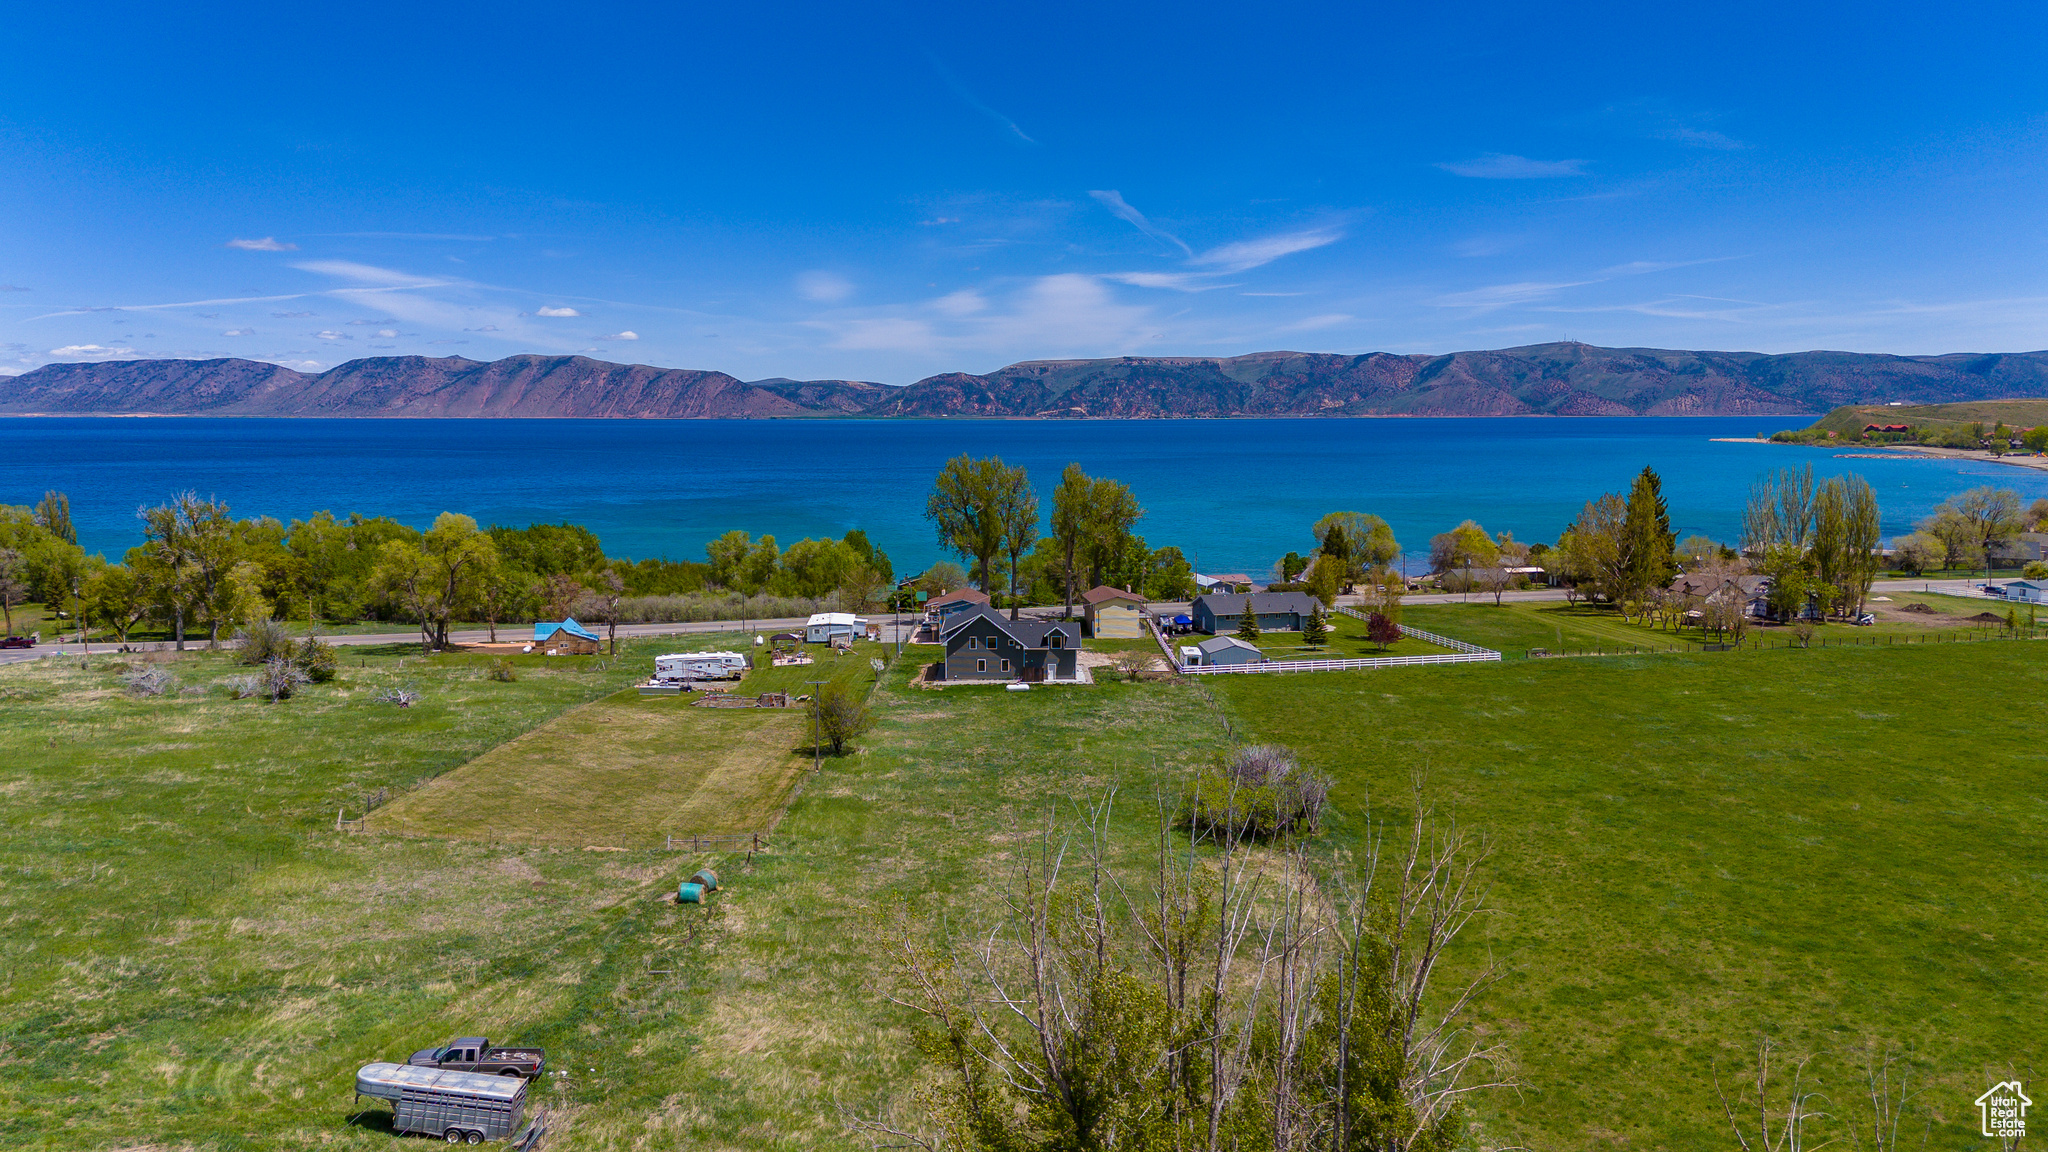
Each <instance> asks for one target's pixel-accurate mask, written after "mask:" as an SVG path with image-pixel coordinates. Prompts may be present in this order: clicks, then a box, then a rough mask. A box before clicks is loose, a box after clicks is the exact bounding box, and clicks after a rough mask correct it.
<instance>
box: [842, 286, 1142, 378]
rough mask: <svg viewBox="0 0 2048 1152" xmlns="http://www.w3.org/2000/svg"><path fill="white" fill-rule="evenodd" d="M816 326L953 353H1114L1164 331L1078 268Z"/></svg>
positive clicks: (848, 339)
mask: <svg viewBox="0 0 2048 1152" xmlns="http://www.w3.org/2000/svg"><path fill="white" fill-rule="evenodd" d="M977 300H978V301H980V305H979V306H972V305H973V303H974V301H977ZM811 326H812V327H816V328H821V329H823V330H825V331H826V332H828V333H829V334H830V335H831V340H832V343H831V346H832V347H833V348H837V349H844V350H859V351H880V352H904V353H914V354H925V355H936V354H946V355H953V356H958V355H982V356H987V355H1014V356H1020V357H1025V356H1028V357H1034V358H1037V357H1049V356H1073V355H1112V354H1115V353H1117V352H1124V351H1131V350H1133V349H1135V348H1137V347H1140V346H1143V345H1146V344H1148V343H1150V342H1151V341H1153V340H1155V339H1157V337H1158V332H1157V320H1156V318H1155V317H1154V316H1153V314H1152V312H1151V310H1150V309H1148V308H1143V307H1139V306H1135V305H1130V304H1124V303H1121V302H1119V301H1118V300H1117V299H1116V296H1115V294H1114V293H1112V292H1111V291H1110V289H1109V287H1108V286H1107V285H1106V284H1104V283H1103V281H1102V279H1101V278H1100V277H1096V276H1086V275H1081V274H1078V273H1065V274H1060V275H1054V276H1041V277H1038V278H1037V279H1035V280H1031V281H1029V282H1027V283H1025V284H1023V285H1022V286H1020V287H1018V288H1017V289H1016V290H1015V291H1014V292H1010V293H1007V294H1006V295H1004V296H1002V297H1001V298H1000V299H996V300H989V299H986V298H985V297H982V296H980V294H978V293H977V294H975V295H974V296H972V297H967V296H965V295H963V294H962V293H959V292H955V293H950V294H948V295H946V296H942V297H939V298H938V299H936V300H932V301H927V302H925V303H923V304H920V305H912V306H908V307H904V308H901V309H895V310H889V311H885V312H882V311H878V312H877V313H875V314H872V315H867V316H853V317H835V318H833V319H830V320H818V321H812V322H811Z"/></svg>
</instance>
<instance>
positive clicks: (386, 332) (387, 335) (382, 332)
mask: <svg viewBox="0 0 2048 1152" xmlns="http://www.w3.org/2000/svg"><path fill="white" fill-rule="evenodd" d="M377 335H378V336H379V337H380V338H382V339H385V340H390V339H393V338H394V337H396V336H397V335H398V329H396V328H379V329H377Z"/></svg>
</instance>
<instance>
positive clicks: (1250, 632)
mask: <svg viewBox="0 0 2048 1152" xmlns="http://www.w3.org/2000/svg"><path fill="white" fill-rule="evenodd" d="M1237 638H1238V639H1239V640H1242V641H1244V642H1245V643H1247V644H1256V643H1258V642H1259V614H1258V613H1257V612H1254V611H1252V598H1251V597H1250V596H1246V597H1245V598H1244V611H1242V612H1240V613H1238V614H1237Z"/></svg>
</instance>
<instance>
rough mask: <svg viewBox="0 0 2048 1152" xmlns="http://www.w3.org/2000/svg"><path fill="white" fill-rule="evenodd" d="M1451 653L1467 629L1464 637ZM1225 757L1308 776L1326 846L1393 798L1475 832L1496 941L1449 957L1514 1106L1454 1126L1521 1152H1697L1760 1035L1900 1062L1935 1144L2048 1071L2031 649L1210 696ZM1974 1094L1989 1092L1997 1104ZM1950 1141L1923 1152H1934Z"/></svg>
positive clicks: (1474, 938) (1259, 681) (1653, 663)
mask: <svg viewBox="0 0 2048 1152" xmlns="http://www.w3.org/2000/svg"><path fill="white" fill-rule="evenodd" d="M1464 634H1466V635H1471V632H1470V631H1467V632H1465V633H1464ZM1209 687H1210V689H1211V691H1213V692H1214V693H1216V694H1217V696H1218V697H1219V698H1221V699H1222V700H1223V701H1224V703H1225V705H1226V707H1227V708H1228V709H1229V710H1230V711H1231V712H1232V713H1233V715H1234V718H1235V722H1236V726H1237V728H1238V730H1239V732H1240V733H1241V734H1242V735H1243V736H1244V738H1246V739H1263V740H1274V741H1280V742H1284V743H1287V744H1291V745H1293V746H1295V747H1296V748H1298V749H1299V750H1300V751H1301V753H1302V755H1303V757H1304V759H1305V760H1307V761H1308V762H1310V763H1313V764H1315V765H1317V766H1319V767H1322V768H1324V769H1326V770H1328V771H1330V772H1332V773H1333V774H1334V775H1335V776H1336V779H1337V786H1336V788H1335V789H1334V791H1333V792H1332V800H1333V803H1334V804H1335V806H1336V808H1337V809H1338V812H1339V820H1338V821H1337V823H1336V827H1335V829H1334V831H1333V834H1332V839H1333V840H1335V841H1337V842H1340V843H1341V842H1343V841H1345V840H1347V839H1351V838H1354V837H1356V836H1358V835H1359V834H1360V832H1361V828H1360V826H1359V817H1360V816H1361V814H1362V813H1363V812H1364V810H1365V807H1366V804H1367V801H1368V799H1370V800H1371V801H1372V803H1373V804H1374V805H1375V806H1376V808H1377V814H1378V815H1379V816H1381V817H1390V816H1391V817H1398V815H1399V813H1400V811H1401V809H1402V807H1403V806H1404V805H1405V804H1406V803H1407V802H1408V794H1409V787H1410V780H1411V774H1412V773H1414V772H1416V771H1418V770H1426V772H1427V791H1428V793H1429V795H1430V796H1431V797H1432V798H1433V799H1434V800H1435V801H1436V802H1437V803H1438V805H1439V810H1440V811H1441V812H1442V813H1443V814H1445V815H1453V814H1454V815H1455V816H1456V818H1457V821H1458V823H1459V824H1460V825H1462V826H1464V827H1467V828H1470V829H1472V830H1475V831H1478V832H1481V833H1484V834H1485V835H1486V836H1488V837H1489V838H1490V840H1491V841H1492V843H1493V845H1494V847H1495V849H1496V853H1495V856H1494V858H1493V860H1492V863H1491V865H1490V867H1489V869H1488V872H1489V875H1490V878H1491V880H1492V882H1493V889H1492V895H1491V900H1490V903H1491V904H1492V906H1493V908H1494V909H1495V911H1494V913H1493V914H1491V915H1490V916H1488V917H1485V918H1483V919H1482V920H1481V921H1480V922H1479V923H1478V925H1477V926H1476V930H1475V931H1474V932H1473V933H1472V934H1471V935H1470V937H1469V938H1468V939H1467V940H1466V941H1464V947H1463V949H1462V951H1461V953H1460V954H1458V955H1455V956H1453V957H1452V966H1451V967H1450V968H1449V969H1447V971H1446V976H1447V977H1449V978H1451V979H1455V978H1456V976H1457V973H1458V971H1460V970H1467V971H1469V966H1470V965H1471V964H1472V963H1473V962H1474V961H1476V960H1477V959H1478V958H1479V957H1480V956H1481V955H1482V954H1487V953H1490V954H1493V955H1497V956H1501V957H1504V958H1507V959H1508V960H1509V961H1510V963H1511V964H1512V966H1513V969H1514V975H1513V976H1512V977H1511V978H1510V979H1509V980H1508V981H1506V982H1505V983H1503V984H1502V985H1500V986H1499V987H1498V988H1497V989H1496V990H1495V991H1494V992H1492V993H1491V994H1490V995H1489V996H1488V997H1487V998H1486V1000H1485V1002H1484V1003H1483V1004H1482V1005H1481V1007H1480V1017H1479V1018H1480V1020H1481V1022H1482V1026H1483V1028H1484V1029H1485V1031H1486V1032H1487V1033H1488V1034H1490V1035H1494V1036H1499V1037H1502V1038H1505V1039H1507V1040H1508V1041H1509V1042H1510V1043H1511V1044H1512V1046H1513V1048H1514V1049H1515V1051H1516V1054H1517V1056H1518V1058H1519V1060H1520V1068H1521V1073H1522V1076H1523V1079H1524V1081H1525V1084H1526V1087H1525V1088H1524V1089H1523V1090H1522V1091H1521V1093H1520V1094H1519V1095H1505V1094H1504V1095H1499V1096H1495V1097H1493V1098H1491V1099H1489V1100H1487V1101H1485V1102H1484V1103H1483V1105H1482V1112H1483V1114H1484V1115H1485V1117H1486V1119H1487V1127H1488V1131H1489V1133H1490V1136H1491V1137H1492V1138H1494V1139H1498V1140H1503V1141H1509V1142H1520V1143H1524V1144H1526V1145H1527V1146H1529V1147H1541V1148H1548V1147H1588V1146H1603V1147H1604V1146H1609V1145H1610V1144H1611V1145H1613V1146H1624V1145H1625V1146H1628V1147H1634V1148H1671V1149H1680V1148H1695V1147H1703V1146H1705V1145H1706V1144H1707V1143H1709V1142H1710V1138H1709V1137H1707V1136H1706V1135H1705V1134H1707V1133H1711V1132H1713V1131H1714V1130H1715V1129H1716V1128H1717V1127H1718V1126H1720V1125H1722V1124H1723V1123H1724V1121H1723V1120H1722V1119H1721V1113H1720V1104H1719V1102H1718V1099H1717V1098H1716V1096H1715V1094H1714V1088H1713V1075H1714V1072H1715V1069H1716V1068H1717V1067H1718V1068H1719V1069H1720V1071H1721V1074H1722V1078H1723V1081H1724V1083H1725V1082H1727V1081H1728V1078H1729V1075H1730V1070H1731V1069H1732V1068H1734V1067H1735V1066H1736V1065H1738V1064H1739V1063H1740V1062H1741V1061H1742V1060H1743V1059H1744V1058H1745V1050H1747V1052H1748V1054H1749V1055H1751V1056H1753V1055H1754V1049H1755V1044H1756V1041H1757V1039H1758V1037H1759V1036H1769V1037H1772V1038H1773V1039H1774V1040H1776V1041H1778V1042H1779V1043H1781V1044H1782V1045H1784V1046H1785V1047H1786V1048H1788V1049H1789V1050H1791V1051H1793V1052H1802V1053H1817V1054H1819V1056H1820V1059H1819V1061H1818V1062H1817V1063H1816V1064H1815V1065H1814V1067H1813V1069H1812V1074H1813V1075H1815V1076H1819V1077H1821V1078H1822V1079H1823V1080H1824V1081H1825V1087H1824V1090H1825V1091H1827V1092H1828V1093H1829V1094H1830V1096H1831V1099H1833V1100H1834V1101H1835V1102H1836V1103H1837V1104H1839V1105H1840V1106H1841V1107H1840V1108H1839V1109H1838V1110H1842V1111H1846V1109H1847V1108H1848V1107H1849V1106H1850V1104H1851V1102H1852V1101H1853V1099H1854V1097H1855V1095H1856V1093H1858V1092H1860V1090H1861V1089H1860V1087H1859V1085H1860V1080H1859V1079H1857V1077H1858V1076H1860V1072H1858V1071H1857V1070H1856V1057H1855V1056H1853V1055H1852V1054H1851V1053H1850V1051H1849V1050H1850V1049H1852V1048H1853V1047H1854V1046H1856V1045H1858V1044H1860V1043H1862V1042H1864V1041H1865V1040H1866V1039H1869V1038H1876V1039H1878V1040H1879V1041H1881V1042H1883V1041H1888V1042H1891V1043H1894V1044H1897V1045H1899V1046H1901V1047H1902V1048H1903V1049H1904V1050H1905V1051H1907V1052H1908V1053H1909V1054H1910V1059H1911V1061H1912V1065H1913V1076H1914V1082H1915V1083H1916V1084H1919V1085H1924V1086H1925V1092H1924V1094H1923V1096H1922V1097H1921V1100H1920V1104H1919V1105H1917V1106H1916V1107H1924V1108H1925V1109H1926V1110H1927V1111H1926V1112H1916V1113H1915V1117H1916V1119H1915V1127H1916V1129H1918V1128H1919V1127H1921V1126H1923V1125H1924V1123H1925V1120H1926V1118H1927V1116H1928V1114H1929V1113H1931V1114H1932V1115H1933V1116H1934V1117H1936V1118H1938V1119H1937V1121H1936V1123H1935V1126H1934V1131H1935V1134H1936V1144H1937V1146H1940V1147H1955V1146H1959V1143H1958V1142H1969V1143H1971V1144H1972V1146H1974V1141H1975V1140H1976V1137H1975V1135H1974V1128H1973V1127H1969V1125H1973V1124H1974V1120H1975V1115H1976V1113H1975V1110H1974V1109H1973V1108H1972V1107H1971V1105H1970V1101H1971V1100H1973V1099H1974V1098H1975V1097H1976V1095H1977V1093H1979V1092H1981V1091H1982V1090H1983V1089H1984V1087H1985V1086H1986V1083H1987V1080H1986V1076H1987V1075H1990V1074H1992V1073H1993V1072H1994V1071H1995V1070H1997V1069H2006V1068H2010V1069H2018V1070H2020V1071H2021V1072H2024V1071H2025V1070H2026V1069H2029V1068H2039V1067H2040V1066H2042V1065H2043V1064H2044V1063H2048V1034H2043V1033H2042V1031H2041V1030H2040V1029H2039V1028H2038V1027H2034V1026H2033V1025H2032V1024H2031V1023H2030V1022H2033V1021H2040V1020H2043V1019H2048V982H2044V977H2048V971H2044V961H2043V957H2044V955H2048V919H2044V918H2043V917H2042V915H2041V914H2040V909H2041V908H2042V907H2043V906H2044V902H2048V868H2044V867H2043V860H2044V859H2048V857H2044V855H2043V852H2042V849H2041V847H2040V845H2041V844H2042V842H2043V838H2044V836H2048V803H2044V802H2043V796H2044V792H2043V785H2044V782H2048V774H2044V771H2043V763H2044V761H2043V757H2042V755H2041V752H2040V742H2039V738H2038V736H2036V735H2034V734H2035V733H2038V732H2040V731H2041V730H2042V729H2043V727H2044V725H2048V643H2041V642H2029V641H2004V642H1986V643H1974V644H1943V645H1926V646H1920V645H1915V646H1912V647H1905V646H1899V647H1875V648H1830V649H1825V650H1822V649H1812V650H1782V649H1781V650H1775V651H1764V652H1739V653H1719V654H1696V655H1680V656H1672V655H1658V656H1641V657H1619V658H1615V659H1611V660H1559V661H1527V662H1520V663H1515V664H1507V665H1499V664H1495V665H1483V666H1465V667H1452V668H1416V669H1397V670H1391V671H1386V672H1371V673H1317V674H1309V675H1303V676H1294V677H1285V678H1269V677H1219V678H1217V679H1216V680H1215V681H1214V682H1211V683H1210V684H1209ZM1994 1078H1996V1077H1994ZM1944 1140H1946V1141H1948V1142H1946V1143H1944V1142H1943V1141H1944Z"/></svg>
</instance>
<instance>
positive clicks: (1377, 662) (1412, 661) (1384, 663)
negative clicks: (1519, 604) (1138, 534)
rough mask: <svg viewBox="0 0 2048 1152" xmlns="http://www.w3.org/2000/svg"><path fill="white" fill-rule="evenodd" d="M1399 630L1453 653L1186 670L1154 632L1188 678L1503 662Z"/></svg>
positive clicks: (1476, 649) (1490, 653)
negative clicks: (1230, 674) (1231, 674)
mask: <svg viewBox="0 0 2048 1152" xmlns="http://www.w3.org/2000/svg"><path fill="white" fill-rule="evenodd" d="M1337 611H1339V612H1342V613H1344V614H1345V615H1346V616H1354V617H1357V618H1358V619H1360V620H1365V619H1369V617H1367V616H1366V615H1365V614H1364V613H1362V612H1359V611H1357V610H1356V609H1352V608H1346V607H1344V606H1343V605H1338V607H1337ZM1147 623H1148V624H1149V623H1150V621H1147ZM1400 628H1401V635H1403V636H1412V637H1414V638H1415V639H1417V640H1421V641H1424V642H1426V643H1430V644H1434V645H1436V646H1437V647H1439V648H1449V649H1450V650H1451V651H1450V652H1449V653H1447V654H1443V653H1440V654H1436V655H1430V656H1367V657H1361V658H1359V659H1355V660H1270V661H1267V662H1265V663H1262V664H1221V665H1216V664H1211V665H1206V666H1203V667H1200V668H1186V667H1182V666H1181V664H1180V662H1179V661H1178V660H1175V659H1174V657H1173V653H1172V651H1171V650H1170V649H1168V647H1167V644H1166V638H1165V637H1163V636H1160V635H1159V634H1158V632H1157V631H1154V632H1153V636H1154V638H1155V639H1157V640H1158V641H1159V647H1160V649H1161V650H1162V651H1165V652H1166V654H1167V662H1168V663H1170V664H1172V665H1173V667H1174V670H1175V671H1177V672H1180V673H1182V674H1183V675H1187V676H1209V675H1219V676H1220V675H1225V674H1229V673H1240V674H1253V673H1259V672H1342V671H1347V670H1350V669H1353V668H1406V667H1411V666H1413V665H1417V664H1484V663H1489V662H1492V661H1497V660H1499V659H1500V653H1498V652H1495V651H1494V650H1493V649H1491V648H1481V647H1480V646H1479V645H1477V644H1467V643H1465V642H1464V641H1463V640H1453V639H1451V638H1450V637H1448V636H1439V635H1437V634H1436V633H1434V632H1424V631H1423V630H1422V629H1420V628H1410V627H1408V626H1407V625H1406V624H1403V625H1401V626H1400Z"/></svg>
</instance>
